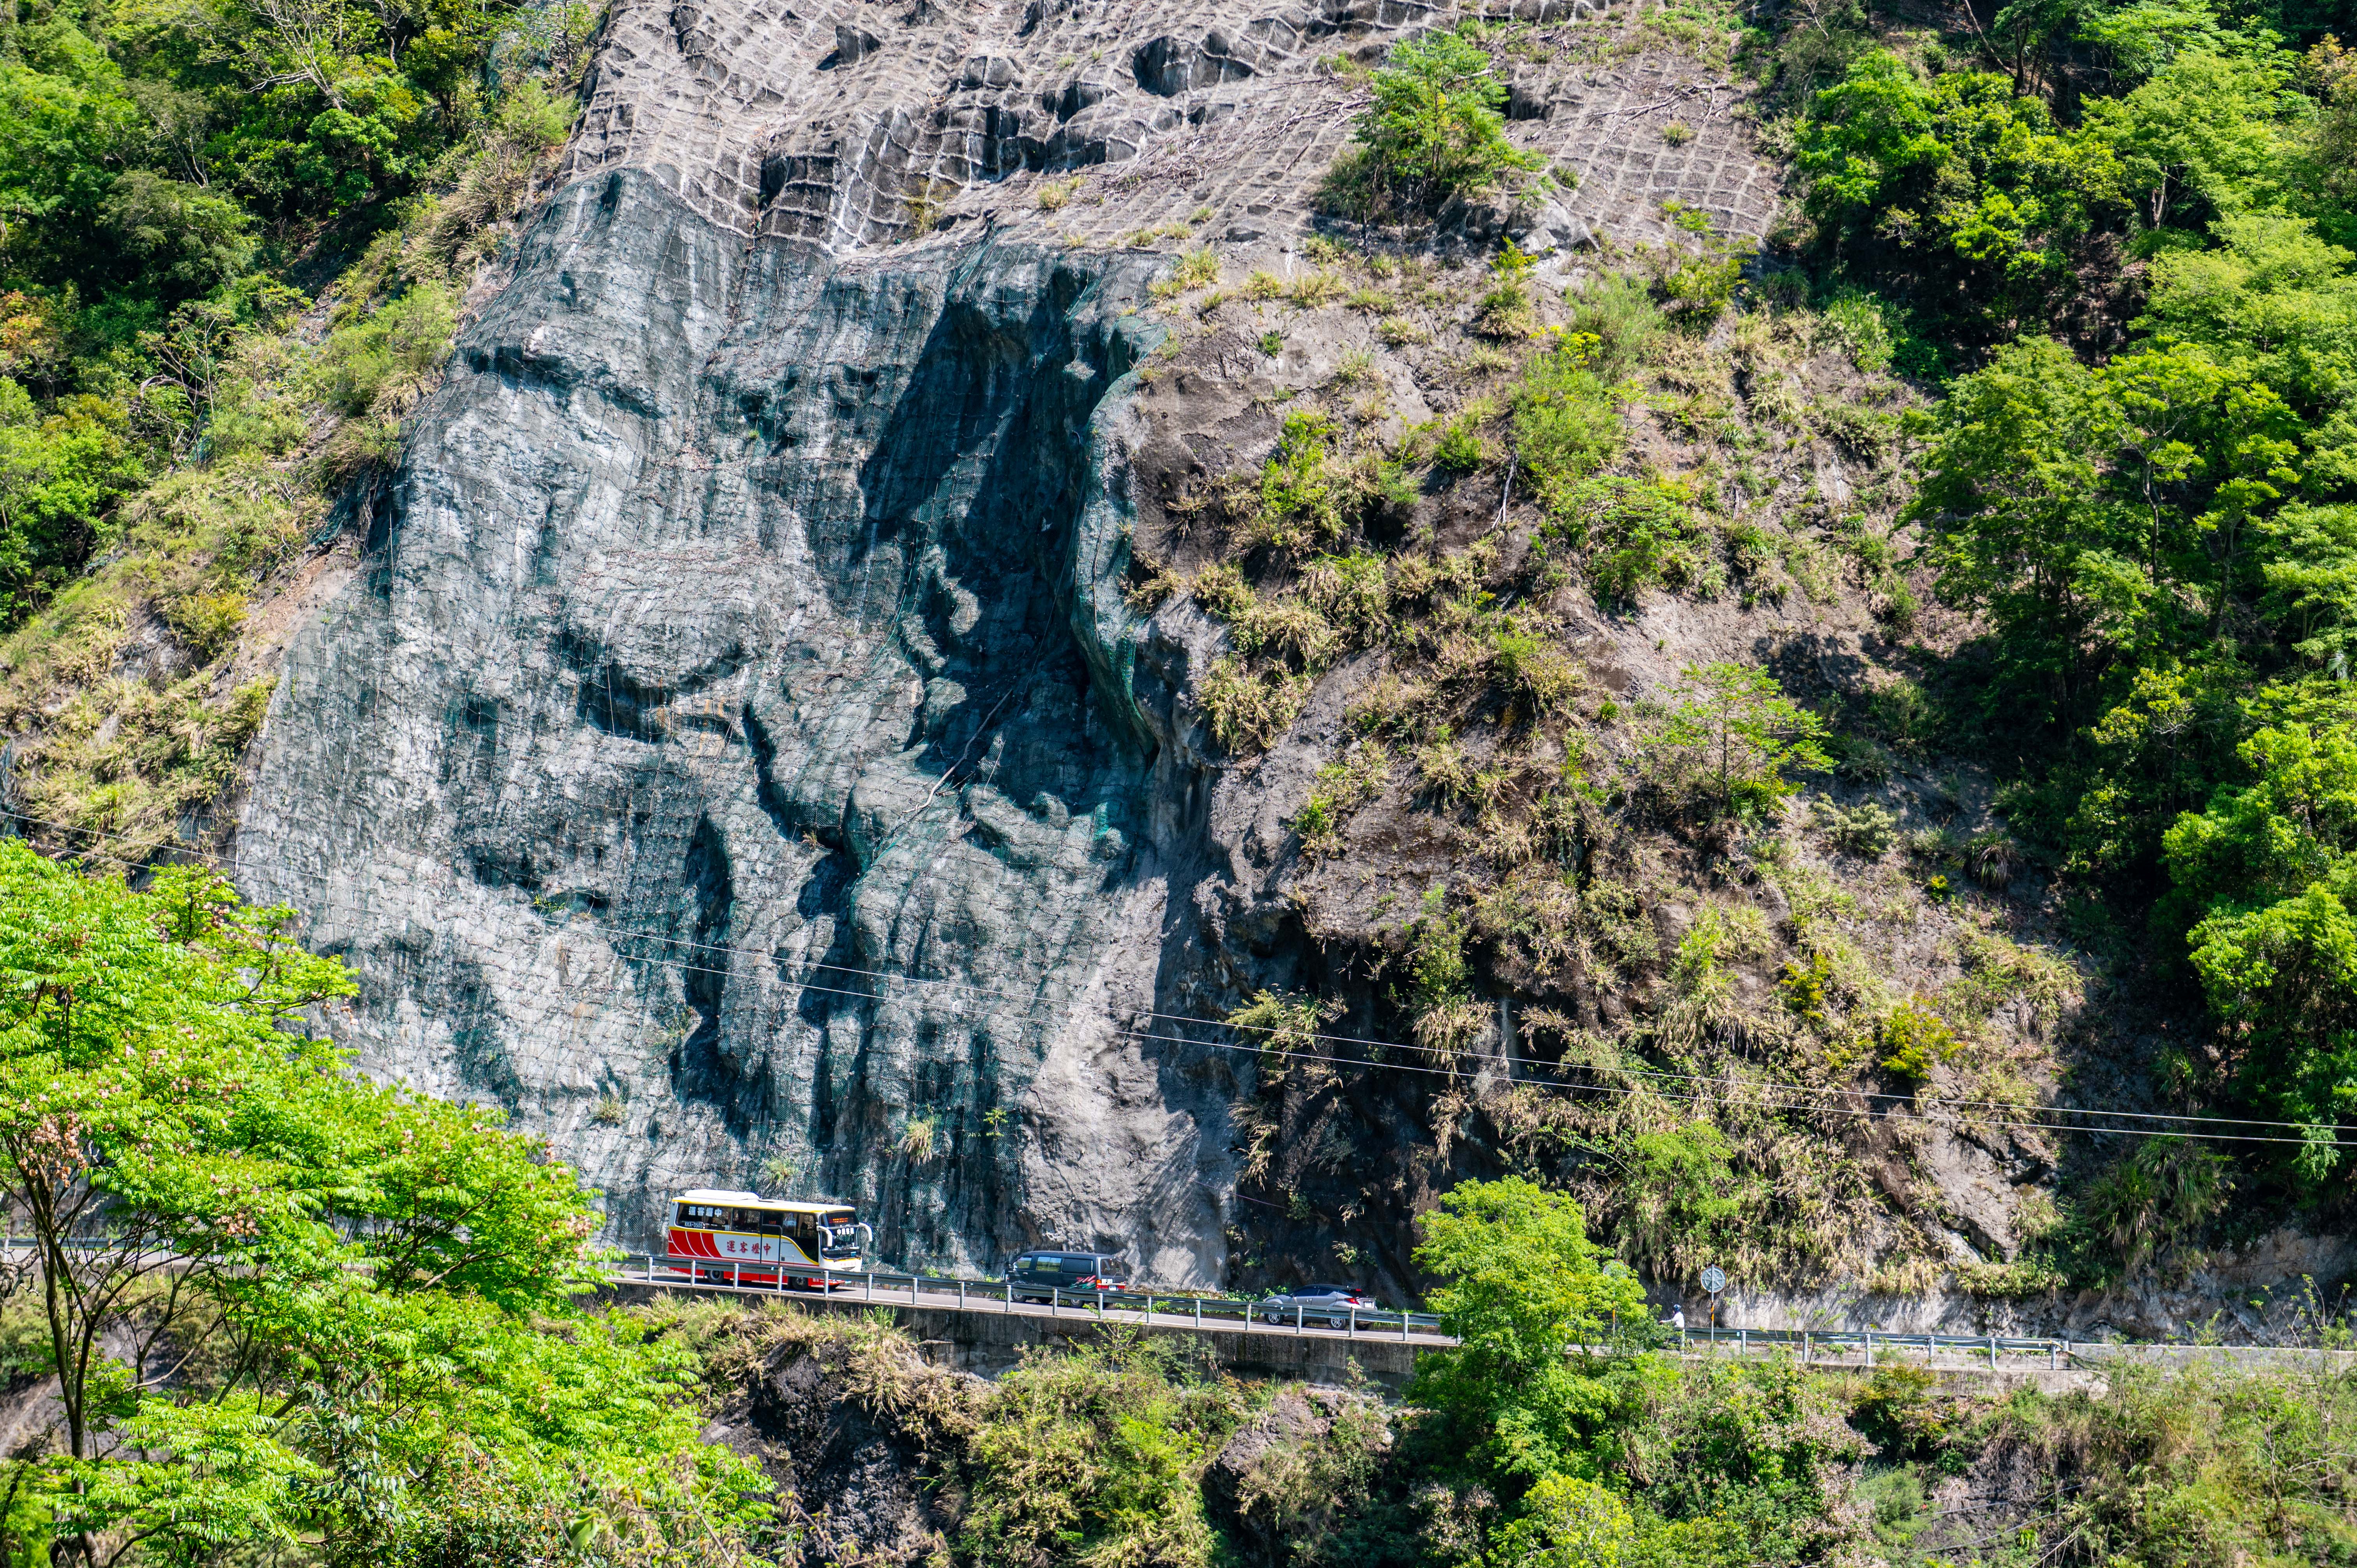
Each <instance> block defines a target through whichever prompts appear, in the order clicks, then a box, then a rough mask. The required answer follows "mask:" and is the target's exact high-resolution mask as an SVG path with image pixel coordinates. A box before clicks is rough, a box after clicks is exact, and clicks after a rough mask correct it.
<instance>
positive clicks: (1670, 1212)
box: [1617, 1122, 1752, 1278]
mask: <svg viewBox="0 0 2357 1568" xmlns="http://www.w3.org/2000/svg"><path fill="white" fill-rule="evenodd" d="M1733 1155H1734V1151H1733V1150H1732V1149H1731V1148H1729V1147H1728V1146H1727V1136H1726V1134H1725V1133H1721V1132H1720V1131H1719V1130H1718V1129H1717V1127H1714V1126H1712V1125H1711V1124H1710V1123H1709V1122H1692V1123H1690V1124H1688V1125H1686V1126H1684V1127H1676V1128H1668V1129H1664V1130H1663V1131H1661V1132H1658V1133H1639V1134H1638V1135H1637V1136H1636V1137H1635V1138H1633V1139H1631V1141H1630V1144H1629V1149H1628V1154H1627V1156H1626V1157H1625V1158H1624V1159H1623V1161H1622V1163H1621V1173H1620V1176H1621V1179H1620V1184H1619V1187H1620V1191H1619V1197H1620V1199H1621V1201H1622V1202H1623V1203H1624V1204H1625V1205H1626V1206H1627V1209H1626V1213H1625V1214H1624V1215H1623V1217H1622V1219H1621V1220H1620V1224H1619V1226H1618V1228H1617V1233H1618V1234H1619V1235H1620V1238H1621V1241H1622V1244H1623V1246H1624V1247H1625V1248H1626V1250H1627V1251H1628V1253H1629V1255H1630V1259H1631V1262H1634V1263H1635V1264H1636V1265H1637V1266H1638V1267H1640V1268H1641V1269H1644V1270H1646V1271H1648V1272H1649V1273H1652V1274H1653V1275H1654V1276H1655V1277H1657V1278H1662V1277H1668V1278H1688V1277H1691V1276H1692V1274H1693V1273H1695V1271H1696V1270H1699V1269H1700V1268H1701V1267H1702V1266H1703V1265H1705V1264H1706V1263H1708V1262H1712V1261H1714V1258H1715V1257H1717V1256H1720V1255H1723V1252H1722V1250H1723V1248H1724V1246H1725V1244H1726V1243H1727V1241H1728V1240H1731V1239H1732V1238H1731V1237H1730V1235H1729V1234H1728V1232H1729V1230H1730V1229H1731V1227H1733V1225H1734V1224H1735V1222H1736V1221H1737V1220H1738V1219H1740V1218H1741V1216H1742V1214H1743V1212H1744V1210H1745V1209H1746V1208H1748V1207H1749V1201H1748V1200H1749V1198H1750V1197H1751V1196H1752V1194H1751V1193H1750V1192H1749V1184H1747V1183H1745V1182H1743V1181H1741V1180H1739V1179H1738V1177H1737V1176H1736V1174H1735V1168H1734V1164H1733Z"/></svg>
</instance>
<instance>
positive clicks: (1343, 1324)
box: [1253, 1285, 1375, 1328]
mask: <svg viewBox="0 0 2357 1568" xmlns="http://www.w3.org/2000/svg"><path fill="white" fill-rule="evenodd" d="M1353 1307H1356V1308H1357V1309H1358V1310H1359V1311H1361V1312H1372V1311H1374V1310H1375V1298H1374V1297H1372V1296H1371V1295H1369V1294H1367V1293H1366V1292H1365V1291H1362V1290H1361V1289H1359V1288H1358V1287H1357V1286H1355V1285H1303V1286H1302V1287H1301V1288H1300V1289H1299V1290H1297V1291H1286V1292H1279V1293H1278V1294H1275V1295H1272V1296H1269V1297H1268V1298H1267V1299H1266V1300H1265V1301H1263V1302H1262V1303H1261V1304H1260V1305H1258V1306H1257V1307H1255V1308H1254V1309H1253V1310H1254V1311H1255V1312H1257V1313H1259V1314H1260V1316H1261V1317H1262V1319H1263V1320H1264V1321H1265V1322H1268V1323H1272V1324H1286V1323H1294V1322H1300V1323H1322V1324H1324V1325H1325V1326H1327V1327H1329V1328H1347V1327H1349V1326H1350V1324H1351V1308H1353Z"/></svg>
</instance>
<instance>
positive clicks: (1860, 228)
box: [1794, 50, 2117, 332]
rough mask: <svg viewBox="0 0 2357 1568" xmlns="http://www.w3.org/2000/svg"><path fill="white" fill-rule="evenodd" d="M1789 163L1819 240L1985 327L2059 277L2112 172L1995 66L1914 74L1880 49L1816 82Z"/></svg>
mask: <svg viewBox="0 0 2357 1568" xmlns="http://www.w3.org/2000/svg"><path fill="white" fill-rule="evenodd" d="M1794 166H1795V167H1796V168H1797V169H1798V171H1799V172H1800V174H1801V176H1802V177H1803V179H1804V180H1805V181H1806V182H1807V191H1806V196H1805V206H1806V209H1807V211H1808V213H1809V216H1810V217H1811V219H1812V220H1813V221H1814V222H1815V223H1816V225H1817V228H1818V236H1819V242H1820V244H1821V245H1823V246H1824V247H1825V248H1826V249H1827V250H1828V251H1830V252H1833V253H1835V254H1836V255H1838V256H1840V257H1841V258H1842V260H1843V261H1844V262H1845V263H1847V264H1849V265H1863V266H1864V267H1865V268H1867V270H1869V271H1876V272H1887V273H1892V274H1900V275H1905V276H1912V277H1914V278H1917V279H1920V281H1921V283H1923V284H1924V285H1927V287H1926V290H1925V293H1926V296H1927V298H1929V299H1932V300H1935V301H1938V302H1941V305H1942V306H1943V308H1950V309H1956V310H1958V311H1960V312H1961V313H1962V314H1963V315H1964V317H1965V318H1966V319H1970V318H1971V317H1975V316H1978V317H1982V318H1983V319H1984V320H1985V321H1986V324H1987V325H1988V326H1989V327H1991V328H1995V329H1996V331H1998V332H2005V331H2008V330H2011V329H2014V328H2018V326H2019V325H2022V324H2024V323H2026V322H2028V321H2030V320H2034V319H2038V318H2040V317H2042V315H2043V314H2044V311H2045V308H2046V306H2048V304H2049V303H2050V301H2051V300H2052V298H2053V297H2054V295H2056V293H2057V292H2058V291H2059V290H2061V289H2062V288H2064V287H2066V286H2068V285H2069V283H2070V281H2071V274H2072V266H2073V264H2074V263H2075V261H2076V260H2077V258H2078V256H2079V253H2080V250H2081V247H2082V244H2083V242H2084V240H2085V239H2086V237H2087V235H2088V234H2089V233H2090V232H2091V231H2092V230H2093V226H2094V223H2095V220H2096V217H2097V214H2098V212H2099V211H2100V209H2102V207H2103V206H2104V203H2105V202H2106V201H2108V200H2110V199H2112V196H2113V193H2114V191H2115V188H2116V185H2117V172H2116V169H2115V166H2114V160H2113V156H2112V153H2111V151H2110V149H2109V147H2108V145H2106V144H2104V143H2101V142H2091V141H2089V140H2087V139H2086V138H2084V137H2081V136H2076V135H2072V134H2066V133H2064V132H2061V131H2060V130H2058V129H2057V128H2056V126H2055V124H2054V123H2053V119H2052V117H2051V115H2050V114H2049V113H2048V112H2047V110H2046V106H2045V105H2044V104H2043V103H2042V102H2040V101H2039V100H2037V99H2035V98H2025V97H2020V96H2018V95H2017V93H2016V91H2015V88H2014V84H2013V83H2012V82H2010V81H2007V79H2006V78H2004V77H2002V76H1997V75H1994V74H1990V73H1986V72H1975V71H1959V72H1953V73H1950V74H1947V75H1943V76H1940V77H1937V78H1935V79H1933V80H1932V81H1929V82H1926V81H1922V80H1921V79H1920V78H1919V77H1917V76H1916V75H1915V73H1914V71H1913V70H1911V69H1910V67H1909V66H1908V65H1907V64H1906V63H1905V62H1904V61H1902V60H1900V59H1899V58H1898V57H1897V56H1895V55H1892V54H1890V53H1889V52H1888V51H1885V50H1876V51H1874V52H1872V53H1870V54H1867V56H1865V57H1864V58H1862V59H1859V60H1857V62H1856V63H1855V64H1853V65H1852V66H1851V67H1850V69H1849V71H1848V73H1847V74H1846V76H1845V77H1844V78H1843V80H1842V81H1839V82H1837V83H1835V85H1833V86H1831V87H1828V88H1826V89H1824V91H1821V92H1819V93H1818V94H1817V95H1816V98H1815V101H1814V102H1813V104H1812V106H1811V108H1810V111H1809V113H1808V114H1807V115H1806V116H1805V117H1804V118H1803V122H1802V124H1801V126H1800V136H1799V149H1798V155H1797V156H1796V158H1795V160H1794ZM1931 285H1936V286H1931ZM1949 302H1953V303H1952V304H1951V303H1949Z"/></svg>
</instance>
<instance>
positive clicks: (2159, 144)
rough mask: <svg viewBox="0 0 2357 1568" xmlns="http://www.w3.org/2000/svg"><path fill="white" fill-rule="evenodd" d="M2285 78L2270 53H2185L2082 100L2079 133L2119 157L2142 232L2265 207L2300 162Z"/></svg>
mask: <svg viewBox="0 0 2357 1568" xmlns="http://www.w3.org/2000/svg"><path fill="white" fill-rule="evenodd" d="M2290 74H2291V71H2290V62H2289V58H2288V57H2287V56H2284V55H2281V54H2280V53H2279V52H2278V51H2273V50H2270V51H2268V52H2266V53H2265V54H2248V55H2227V54H2218V53H2214V52H2212V51H2210V50H2206V49H2197V50H2191V51H2189V52H2187V53H2184V54H2181V55H2179V56H2178V57H2177V58H2176V59H2171V60H2170V61H2169V63H2168V64H2167V65H2166V66H2164V67H2162V68H2161V69H2160V70H2158V72H2156V73H2155V74H2154V75H2153V77H2152V78H2151V80H2150V81H2146V82H2144V83H2143V84H2141V85H2140V86H2138V87H2137V88H2136V90H2135V91H2132V92H2129V93H2128V94H2126V96H2125V97H2121V98H2104V99H2098V100H2096V101H2094V102H2092V103H2090V104H2089V105H2088V106H2087V120H2086V128H2087V134H2088V136H2089V138H2090V139H2091V140H2092V141H2093V143H2094V144H2096V145H2100V146H2103V147H2105V148H2108V149H2109V150H2110V152H2111V155H2112V156H2113V157H2114V158H2115V159H2116V160H2117V162H2118V165H2119V169H2120V177H2121V179H2122V181H2123V184H2124V188H2125V189H2126V192H2127V193H2128V194H2129V195H2130V196H2131V197H2132V198H2133V199H2134V200H2135V203H2136V215H2137V217H2138V218H2139V219H2140V220H2142V221H2143V222H2144V223H2145V224H2146V225H2147V227H2148V228H2151V229H2156V230H2157V229H2161V228H2165V227H2187V226H2190V225H2192V224H2194V223H2197V222H2203V221H2207V220H2210V219H2212V218H2217V217H2222V216H2227V215H2231V214H2233V213H2236V212H2244V211H2251V210H2256V209H2264V208H2266V207H2267V206H2269V205H2272V204H2273V203H2274V202H2275V201H2276V199H2278V197H2279V196H2280V195H2281V193H2282V191H2283V188H2284V185H2285V181H2286V179H2287V177H2288V176H2289V175H2290V174H2291V173H2292V172H2293V171H2294V170H2295V169H2296V168H2297V167H2298V143H2297V141H2296V138H2295V137H2294V135H2293V133H2292V125H2293V122H2294V119H2295V117H2297V116H2298V115H2300V114H2301V113H2303V105H2302V104H2301V103H2300V102H2299V100H2298V97H2297V96H2296V95H2294V94H2292V93H2289V92H2287V85H2288V82H2289V80H2290Z"/></svg>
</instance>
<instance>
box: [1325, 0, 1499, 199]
mask: <svg viewBox="0 0 2357 1568" xmlns="http://www.w3.org/2000/svg"><path fill="white" fill-rule="evenodd" d="M1369 85H1370V87H1371V88H1372V97H1373V102H1372V103H1371V104H1369V105H1368V107H1367V110H1366V112H1365V113H1363V114H1361V116H1360V118H1359V123H1358V127H1357V133H1356V139H1357V142H1358V150H1357V152H1356V154H1355V155H1354V156H1351V157H1349V158H1346V159H1344V160H1343V161H1342V162H1341V163H1340V164H1339V165H1338V166H1336V168H1335V170H1334V172H1333V174H1332V175H1331V176H1329V179H1328V182H1327V195H1328V199H1329V202H1330V203H1331V204H1333V205H1334V206H1335V207H1336V208H1338V209H1340V210H1342V211H1345V212H1347V213H1349V214H1351V216H1353V217H1356V218H1359V219H1361V220H1377V221H1386V222H1392V221H1398V220H1402V219H1405V218H1414V217H1417V216H1424V215H1429V214H1430V213H1432V212H1434V211H1436V210H1437V209H1439V208H1441V207H1442V206H1443V205H1444V204H1446V203H1447V202H1448V201H1449V200H1450V199H1454V198H1458V197H1474V196H1480V195H1482V194H1484V193H1485V192H1488V191H1490V190H1491V189H1492V188H1495V187H1496V186H1497V185H1498V184H1499V183H1500V182H1501V180H1505V179H1508V178H1511V177H1513V176H1515V175H1518V174H1522V173H1525V172H1527V171H1529V170H1532V169H1534V168H1536V167H1537V166H1538V160H1537V159H1536V158H1534V157H1533V156H1531V155H1530V154H1528V153H1525V152H1523V150H1522V149H1520V148H1518V147H1516V146H1515V145H1514V144H1513V143H1512V142H1511V141H1508V140H1507V139H1506V125H1505V116H1504V115H1503V114H1502V113H1501V110H1502V109H1503V108H1504V106H1505V102H1506V84H1505V83H1504V82H1503V81H1500V80H1499V78H1498V75H1497V73H1496V71H1495V70H1494V69H1493V68H1492V66H1491V60H1490V56H1489V53H1488V51H1487V50H1485V49H1483V48H1481V47H1480V44H1479V43H1478V42H1477V41H1476V39H1475V38H1474V37H1473V36H1472V31H1471V29H1469V28H1460V29H1458V30H1457V31H1454V32H1451V31H1447V30H1438V29H1436V30H1435V31H1432V32H1428V33H1425V34H1422V35H1420V36H1417V37H1415V38H1403V39H1401V40H1400V41H1399V42H1398V43H1396V44H1394V45H1393V46H1392V48H1391V52H1390V53H1389V54H1388V55H1387V56H1386V57H1385V58H1384V60H1383V65H1381V66H1380V67H1378V68H1377V69H1376V70H1374V71H1373V73H1372V76H1371V78H1370V81H1369Z"/></svg>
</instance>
